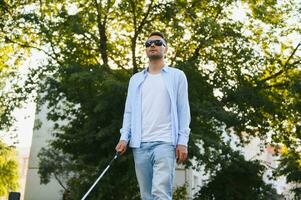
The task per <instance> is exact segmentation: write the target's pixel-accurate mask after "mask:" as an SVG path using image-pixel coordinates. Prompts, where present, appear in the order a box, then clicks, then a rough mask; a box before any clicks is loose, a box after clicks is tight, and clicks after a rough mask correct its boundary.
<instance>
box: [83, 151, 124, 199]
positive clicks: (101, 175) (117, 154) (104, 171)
mask: <svg viewBox="0 0 301 200" xmlns="http://www.w3.org/2000/svg"><path fill="white" fill-rule="evenodd" d="M118 156H119V153H118V152H116V154H115V156H114V158H113V159H112V160H111V161H110V163H109V164H108V166H107V167H106V168H105V170H103V172H102V173H101V174H100V176H99V177H98V178H97V179H96V181H95V182H94V184H93V185H92V186H91V187H90V189H89V190H88V192H87V193H86V194H85V195H84V196H83V198H81V200H85V199H86V198H87V196H88V195H89V193H90V192H91V191H92V190H93V188H94V187H95V185H96V184H97V183H98V181H99V180H100V179H101V178H102V177H103V175H104V174H105V173H106V172H107V171H108V169H109V168H110V166H111V165H112V163H113V162H114V160H116V159H117V158H118Z"/></svg>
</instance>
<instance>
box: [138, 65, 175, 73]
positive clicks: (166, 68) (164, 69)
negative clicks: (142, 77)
mask: <svg viewBox="0 0 301 200" xmlns="http://www.w3.org/2000/svg"><path fill="white" fill-rule="evenodd" d="M168 70H169V69H168V66H167V65H166V64H165V65H164V67H163V68H162V69H161V71H163V72H168ZM147 71H148V66H147V67H145V68H144V70H143V74H146V73H147Z"/></svg>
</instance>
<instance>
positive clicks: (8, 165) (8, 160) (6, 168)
mask: <svg viewBox="0 0 301 200" xmlns="http://www.w3.org/2000/svg"><path fill="white" fill-rule="evenodd" d="M18 174H19V172H18V163H17V161H16V152H15V150H14V149H13V148H12V147H8V146H7V145H5V144H4V143H3V142H1V141H0V196H7V195H8V192H10V191H15V190H16V189H17V188H18V187H19V182H18V181H19V176H18Z"/></svg>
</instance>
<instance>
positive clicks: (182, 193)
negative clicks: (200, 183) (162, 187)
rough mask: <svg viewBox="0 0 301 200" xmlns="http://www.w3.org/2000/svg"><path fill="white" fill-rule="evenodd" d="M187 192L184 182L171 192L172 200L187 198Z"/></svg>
mask: <svg viewBox="0 0 301 200" xmlns="http://www.w3.org/2000/svg"><path fill="white" fill-rule="evenodd" d="M187 196H188V193H187V184H186V183H185V184H184V185H182V186H179V187H176V188H175V191H174V192H173V198H172V199H174V200H184V199H187Z"/></svg>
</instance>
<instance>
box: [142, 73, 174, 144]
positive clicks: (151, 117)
mask: <svg viewBox="0 0 301 200" xmlns="http://www.w3.org/2000/svg"><path fill="white" fill-rule="evenodd" d="M153 141H164V142H172V139H171V102H170V97H169V94H168V91H167V89H166V86H165V84H164V80H163V77H162V74H161V73H159V74H150V73H148V75H147V77H146V79H145V80H144V82H143V83H142V142H153Z"/></svg>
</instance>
